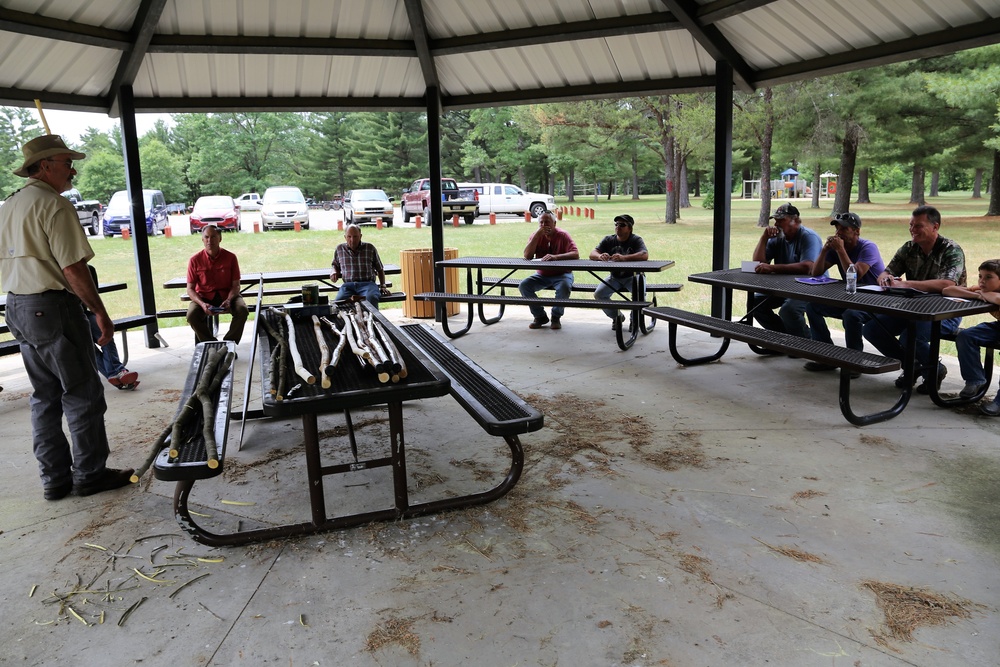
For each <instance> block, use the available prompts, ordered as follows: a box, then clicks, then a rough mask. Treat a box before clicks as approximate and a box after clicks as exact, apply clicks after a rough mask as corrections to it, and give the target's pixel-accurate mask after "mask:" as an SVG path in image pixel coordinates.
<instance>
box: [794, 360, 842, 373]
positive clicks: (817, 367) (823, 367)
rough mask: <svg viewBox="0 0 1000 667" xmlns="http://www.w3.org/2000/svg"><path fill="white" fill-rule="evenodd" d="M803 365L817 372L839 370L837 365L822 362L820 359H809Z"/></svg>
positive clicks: (808, 369)
mask: <svg viewBox="0 0 1000 667" xmlns="http://www.w3.org/2000/svg"><path fill="white" fill-rule="evenodd" d="M802 367H803V368H805V369H806V370H807V371H813V372H815V373H822V372H825V371H835V370H837V367H836V366H828V365H827V364H821V363H819V362H818V361H807V362H806V363H805V364H804V365H803V366H802Z"/></svg>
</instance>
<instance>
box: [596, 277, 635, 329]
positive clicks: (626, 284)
mask: <svg viewBox="0 0 1000 667" xmlns="http://www.w3.org/2000/svg"><path fill="white" fill-rule="evenodd" d="M605 281H606V282H607V285H605V284H604V283H601V284H600V285H598V286H597V289H595V290H594V298H595V299H597V300H599V301H603V300H605V299H610V298H611V297H612V296H613V295H614V293H615V291H618V292H621V293H623V294H628V295H629V297H630V298H631V296H632V276H629V277H627V278H615V277H614V276H608V277H607V278H605ZM639 281H640V282H639V300H643V299H645V298H646V283H645V281H643V280H642V277H641V276H640V277H639ZM608 285H610V287H609V286H608ZM601 310H603V311H604V314H605V315H607V316H608V317H610V318H611V319H615V318H616V317H618V309H617V308H601Z"/></svg>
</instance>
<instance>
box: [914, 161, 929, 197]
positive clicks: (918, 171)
mask: <svg viewBox="0 0 1000 667" xmlns="http://www.w3.org/2000/svg"><path fill="white" fill-rule="evenodd" d="M925 175H926V172H925V171H924V168H923V167H921V166H920V165H919V164H915V165H913V185H912V186H911V187H910V203H911V204H916V205H917V206H923V205H924V204H926V203H927V200H925V199H924V177H925Z"/></svg>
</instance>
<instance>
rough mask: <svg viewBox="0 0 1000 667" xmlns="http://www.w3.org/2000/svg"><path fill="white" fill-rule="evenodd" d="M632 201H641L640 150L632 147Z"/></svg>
mask: <svg viewBox="0 0 1000 667" xmlns="http://www.w3.org/2000/svg"><path fill="white" fill-rule="evenodd" d="M632 201H639V151H638V150H636V149H635V148H634V147H633V148H632Z"/></svg>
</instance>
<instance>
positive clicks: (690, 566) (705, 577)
mask: <svg viewBox="0 0 1000 667" xmlns="http://www.w3.org/2000/svg"><path fill="white" fill-rule="evenodd" d="M711 562H712V561H710V560H708V559H707V558H703V557H702V556H696V555H694V554H681V562H680V566H679V567H680V568H681V569H682V570H684V571H685V572H687V573H688V574H693V575H695V576H697V577H698V578H699V579H701V580H702V581H704V582H705V583H706V584H714V583H715V582H714V581H712V575H711V573H710V572H709V571H708V567H707V566H708V565H709V564H711Z"/></svg>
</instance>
